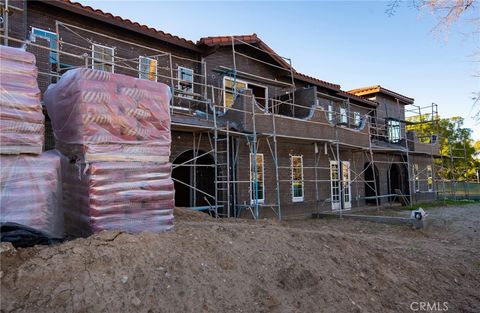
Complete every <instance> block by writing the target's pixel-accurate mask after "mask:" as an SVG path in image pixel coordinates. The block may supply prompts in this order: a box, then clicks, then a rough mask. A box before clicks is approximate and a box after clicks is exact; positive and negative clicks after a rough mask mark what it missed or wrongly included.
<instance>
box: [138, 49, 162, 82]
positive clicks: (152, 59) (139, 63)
mask: <svg viewBox="0 0 480 313" xmlns="http://www.w3.org/2000/svg"><path fill="white" fill-rule="evenodd" d="M142 59H146V60H148V65H149V67H150V62H151V61H155V62H157V65H156V66H155V72H154V75H155V76H154V77H155V80H153V81H157V73H158V61H157V59H155V58H149V57H145V56H142V55H140V56H138V78H140V79H145V80H150V79H148V78H144V77H142V74H146V75H147V76H148V75H150V73H148V72H147V73H144V72H142Z"/></svg>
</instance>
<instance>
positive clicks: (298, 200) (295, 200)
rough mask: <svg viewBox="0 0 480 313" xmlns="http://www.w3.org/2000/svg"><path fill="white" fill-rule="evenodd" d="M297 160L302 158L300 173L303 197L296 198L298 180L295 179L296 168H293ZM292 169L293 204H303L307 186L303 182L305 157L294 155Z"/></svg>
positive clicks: (291, 163) (291, 160) (291, 158)
mask: <svg viewBox="0 0 480 313" xmlns="http://www.w3.org/2000/svg"><path fill="white" fill-rule="evenodd" d="M295 158H300V172H301V180H300V182H301V184H302V196H301V197H295V192H294V190H295V182H297V181H298V180H295V179H294V176H293V174H294V168H293V164H294V162H293V160H294V159H295ZM290 168H291V180H292V202H303V201H304V200H305V184H304V181H303V155H292V156H291V157H290Z"/></svg>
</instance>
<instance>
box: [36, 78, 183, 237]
mask: <svg viewBox="0 0 480 313" xmlns="http://www.w3.org/2000/svg"><path fill="white" fill-rule="evenodd" d="M44 99H45V103H46V106H47V111H48V114H49V117H50V119H51V121H52V127H53V131H54V135H55V140H56V147H57V149H58V150H59V151H60V152H61V153H62V154H63V155H64V156H65V157H64V160H63V162H62V168H63V173H64V178H63V181H64V188H63V190H64V200H65V204H66V205H65V207H66V211H65V223H66V225H65V226H66V230H67V233H68V234H71V235H73V236H88V235H90V234H92V233H95V232H98V231H101V230H107V229H112V230H121V231H127V232H141V231H152V232H161V231H166V230H170V229H171V228H172V227H173V201H174V190H173V181H172V179H171V177H170V173H171V164H170V163H168V159H169V155H170V143H171V138H170V114H169V102H170V89H169V88H168V87H167V86H166V85H164V84H161V83H155V82H150V81H145V80H141V79H136V78H133V77H129V76H124V75H120V74H113V73H107V72H103V71H97V70H91V69H76V70H72V71H69V72H67V73H65V74H64V75H63V76H62V78H61V79H60V81H59V82H58V83H57V84H55V85H51V86H50V87H49V88H48V90H47V92H46V93H45V96H44Z"/></svg>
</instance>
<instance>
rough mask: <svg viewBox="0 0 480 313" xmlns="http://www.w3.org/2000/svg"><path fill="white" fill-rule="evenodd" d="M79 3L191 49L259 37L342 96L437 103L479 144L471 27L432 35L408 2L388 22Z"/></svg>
mask: <svg viewBox="0 0 480 313" xmlns="http://www.w3.org/2000/svg"><path fill="white" fill-rule="evenodd" d="M80 2H81V3H82V4H85V5H90V6H92V7H93V8H98V9H102V10H104V11H107V12H110V13H112V14H114V15H119V16H122V17H124V18H129V19H131V20H133V21H136V22H139V23H141V24H146V25H148V26H151V27H155V28H157V29H159V30H163V31H166V32H169V33H172V34H173V35H177V36H180V37H184V38H186V39H190V40H192V41H197V40H198V39H199V38H200V37H204V36H214V35H231V34H251V33H256V34H257V35H258V36H260V37H261V38H262V40H263V41H265V42H266V43H267V44H268V45H269V46H270V47H271V48H273V49H274V50H275V51H276V52H277V53H278V54H280V55H282V56H285V57H288V58H291V59H292V64H293V66H294V67H295V68H296V69H297V70H298V71H300V72H303V73H305V74H308V75H311V76H315V77H318V78H320V79H323V80H327V81H330V82H333V83H337V84H340V85H341V86H342V89H344V90H348V89H352V88H356V87H362V86H367V85H375V84H381V85H382V86H384V87H386V88H389V89H392V90H395V91H397V92H399V93H402V94H404V95H406V96H410V97H413V98H415V102H416V104H418V105H422V106H424V105H429V104H430V103H432V102H435V103H437V104H438V105H439V113H440V114H441V115H442V117H449V116H462V117H464V118H465V126H467V127H470V128H472V129H473V130H474V138H475V139H477V140H480V124H479V123H478V122H475V121H474V120H473V119H472V115H473V113H474V112H475V110H474V109H472V104H473V101H472V99H471V98H472V96H473V95H472V92H474V91H477V90H480V80H479V78H475V77H474V76H473V75H474V74H475V73H476V72H477V73H480V66H479V65H480V63H478V62H477V63H475V62H473V57H472V54H473V53H474V52H475V51H479V50H480V38H479V36H477V37H474V36H468V35H467V34H468V33H469V31H470V30H471V28H472V27H471V26H472V25H471V24H470V23H469V22H463V23H460V24H457V25H456V26H454V27H453V28H452V29H451V31H450V32H449V34H448V35H446V34H442V35H436V34H434V33H432V29H433V27H434V26H435V19H434V17H433V16H432V15H431V14H430V13H429V12H426V11H425V12H423V13H420V12H418V11H416V10H415V9H414V8H411V7H410V6H409V5H408V3H409V2H407V3H404V4H403V5H402V6H401V7H400V8H399V9H398V10H397V12H396V14H395V15H394V16H392V17H389V16H388V15H387V14H386V13H385V10H386V8H387V4H388V2H387V1H372V2H366V1H331V2H326V1H309V2H287V1H281V2H278V1H276V2H275V1H257V2H246V1H242V2H234V1H210V2H204V1H195V2H186V1H174V2H170V1H105V0H104V1H85V0H81V1H80ZM477 9H478V8H477ZM473 14H476V15H477V16H479V15H480V13H479V12H478V11H475V12H473ZM479 109H480V105H479V106H478V107H477V110H479Z"/></svg>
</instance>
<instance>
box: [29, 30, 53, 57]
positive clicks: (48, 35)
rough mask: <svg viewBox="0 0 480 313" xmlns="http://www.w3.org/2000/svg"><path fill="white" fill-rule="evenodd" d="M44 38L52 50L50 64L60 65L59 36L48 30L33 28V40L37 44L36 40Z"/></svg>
mask: <svg viewBox="0 0 480 313" xmlns="http://www.w3.org/2000/svg"><path fill="white" fill-rule="evenodd" d="M37 37H38V38H43V39H46V40H48V44H49V48H50V53H49V55H50V63H51V64H57V63H58V53H57V51H56V50H57V34H56V33H54V32H51V31H48V30H44V29H41V28H36V27H32V37H31V40H32V41H33V42H35V38H37Z"/></svg>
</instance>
